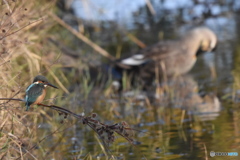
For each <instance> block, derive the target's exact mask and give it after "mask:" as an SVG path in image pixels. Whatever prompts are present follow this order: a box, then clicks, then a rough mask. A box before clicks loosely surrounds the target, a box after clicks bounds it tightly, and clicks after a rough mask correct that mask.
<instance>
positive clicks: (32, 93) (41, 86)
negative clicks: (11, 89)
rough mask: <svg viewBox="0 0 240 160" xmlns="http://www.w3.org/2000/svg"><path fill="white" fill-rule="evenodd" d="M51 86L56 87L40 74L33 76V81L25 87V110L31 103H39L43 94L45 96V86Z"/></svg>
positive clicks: (42, 98)
mask: <svg viewBox="0 0 240 160" xmlns="http://www.w3.org/2000/svg"><path fill="white" fill-rule="evenodd" d="M47 86H51V87H53V88H57V87H56V86H54V85H52V84H51V83H49V82H48V80H47V79H46V78H45V77H44V76H41V75H38V76H36V77H35V78H34V80H33V83H32V84H31V85H29V86H28V88H27V89H26V96H25V102H26V103H25V106H26V111H27V110H28V109H29V107H30V106H31V105H34V104H40V103H41V102H42V101H43V100H44V98H45V96H46V87H47Z"/></svg>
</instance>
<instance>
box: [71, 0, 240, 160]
mask: <svg viewBox="0 0 240 160" xmlns="http://www.w3.org/2000/svg"><path fill="white" fill-rule="evenodd" d="M155 3H157V2H156V1H154V3H153V4H155ZM155 7H159V5H158V6H155ZM180 11H183V8H182V10H179V12H180ZM207 11H209V12H207ZM168 12H171V10H162V11H161V12H160V11H159V12H158V13H157V15H159V17H160V18H158V19H157V20H156V19H153V16H152V15H151V13H150V12H149V11H148V8H147V7H146V6H145V7H142V8H139V12H137V13H138V16H136V17H135V20H136V21H135V22H136V23H135V25H134V29H132V28H131V31H133V32H135V33H136V37H139V39H141V40H142V41H145V42H146V43H149V44H152V43H155V42H156V41H158V40H159V39H172V38H174V37H176V33H180V32H181V31H182V30H186V28H189V26H190V25H192V24H190V25H189V23H187V22H186V19H189V17H188V18H186V17H185V19H184V18H183V19H177V18H179V17H174V16H173V15H172V14H170V15H171V16H172V17H170V15H169V16H167V17H165V16H160V15H161V14H162V13H164V14H166V13H168ZM141 13H142V15H144V16H146V20H147V21H148V22H146V24H145V25H144V24H143V23H137V22H141V21H140V20H139V15H141ZM174 13H175V12H174ZM181 13H182V12H181ZM183 13H184V14H185V15H186V13H185V12H183ZM183 13H182V14H183ZM207 13H208V14H207ZM203 14H204V15H205V16H206V17H205V19H204V18H203V19H201V22H200V23H199V22H197V23H198V24H201V25H207V26H208V27H210V28H212V29H213V30H214V32H215V33H216V34H217V35H218V38H219V42H218V47H217V50H216V51H215V52H214V53H206V54H205V55H202V56H200V57H199V58H198V61H197V63H196V64H195V66H194V68H193V69H192V70H191V72H190V73H189V74H187V75H184V76H181V77H177V78H175V79H172V80H169V81H168V82H166V83H162V84H161V85H159V86H157V85H156V86H153V87H152V88H151V90H147V91H143V90H141V89H139V88H141V87H139V88H130V87H127V86H128V82H127V81H126V82H125V83H126V84H125V86H126V87H125V89H123V91H122V92H117V91H115V90H114V89H112V86H111V81H108V80H107V79H105V80H103V82H105V84H107V85H102V86H101V85H100V86H99V85H98V86H95V85H93V83H92V79H91V78H90V77H91V76H92V75H88V76H83V78H82V79H81V80H79V82H77V83H76V84H74V85H73V86H72V87H71V90H72V93H73V95H72V97H70V99H71V103H73V104H74V105H76V106H78V105H80V106H81V107H79V108H74V105H70V106H73V107H72V110H73V111H74V110H75V111H76V112H77V113H80V112H82V111H84V112H86V113H90V112H96V113H97V114H98V115H99V117H101V119H102V120H103V121H104V120H106V119H108V120H112V121H114V122H117V121H122V120H124V121H126V122H128V123H129V124H131V126H132V127H133V128H134V129H136V130H137V131H136V132H135V139H136V140H137V141H136V145H135V146H133V145H130V144H129V143H128V142H126V141H124V139H122V138H118V139H116V142H115V143H114V144H113V145H112V146H110V147H111V148H110V149H111V151H112V153H113V154H114V155H115V156H116V157H118V158H119V159H136V160H138V159H144V158H146V159H179V160H180V159H185V160H187V159H189V160H193V159H207V157H209V152H210V151H215V152H239V151H240V148H239V138H240V136H239V125H238V124H239V123H240V120H239V114H240V112H239V106H238V103H239V88H240V87H239V73H238V71H239V69H238V68H239V58H238V57H239V42H238V39H239V37H238V36H239V35H240V34H239V30H238V28H239V27H240V26H239V20H238V19H237V18H235V17H234V15H231V16H229V17H225V16H221V15H212V14H211V12H210V8H209V7H208V10H206V11H205V12H203ZM238 14H239V13H238ZM174 18H176V19H174ZM190 19H191V20H195V17H191V16H190ZM189 21H190V20H189ZM144 22H145V21H144ZM183 22H184V23H183ZM102 24H104V22H103V23H102ZM103 26H104V25H103ZM103 28H104V27H103ZM106 28H107V27H106ZM106 28H105V29H103V34H104V33H106V32H109V29H106ZM126 30H127V29H125V31H124V32H126ZM115 32H117V31H115ZM98 34H99V33H97V34H95V35H94V34H92V35H91V36H92V37H98V36H99V35H98ZM121 34H123V33H119V34H116V35H117V36H115V37H117V38H115V40H112V39H113V38H110V37H111V35H112V34H111V33H109V35H105V37H101V38H105V39H106V42H109V43H108V44H104V45H105V47H106V48H108V49H109V50H110V51H113V52H115V51H116V50H117V49H116V48H118V47H119V43H120V44H121V46H120V47H119V48H121V47H122V48H121V49H120V51H121V52H133V51H136V50H137V49H138V47H137V46H136V45H133V44H132V43H129V42H126V41H124V40H123V39H121ZM123 35H124V34H123ZM235 35H237V37H235ZM108 36H109V37H108ZM118 36H119V37H120V38H119V37H118ZM118 42H119V43H118ZM119 48H118V49H119ZM126 48H127V49H126ZM125 50H126V51H125ZM116 52H117V51H116ZM116 55H118V53H116ZM104 61H106V60H104ZM98 69H99V68H98ZM98 73H99V71H98V70H96V71H95V72H93V75H94V76H95V82H96V81H97V80H98V78H99V77H98ZM232 73H233V74H232ZM98 82H99V81H98ZM101 84H102V82H101ZM86 106H87V107H86ZM67 137H68V138H69V139H71V140H72V143H71V144H68V146H71V147H73V148H75V149H73V150H72V152H73V155H71V156H74V155H75V154H77V153H78V152H80V151H81V152H83V157H84V156H86V155H87V154H88V153H89V152H92V153H95V155H93V156H95V157H101V156H102V154H101V153H98V152H96V151H97V150H98V149H99V148H98V147H96V144H97V143H98V142H97V140H96V139H94V138H93V137H94V134H93V133H89V131H88V130H87V129H86V130H83V129H82V128H81V127H79V126H75V128H74V129H73V130H72V131H71V133H69V134H68V135H67ZM83 146H84V147H83ZM75 152H76V153H75ZM239 154H240V152H239Z"/></svg>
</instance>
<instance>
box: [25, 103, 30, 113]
mask: <svg viewBox="0 0 240 160" xmlns="http://www.w3.org/2000/svg"><path fill="white" fill-rule="evenodd" d="M25 106H26V111H28V109H29V108H30V105H29V104H28V103H26V104H25Z"/></svg>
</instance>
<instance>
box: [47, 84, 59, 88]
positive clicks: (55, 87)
mask: <svg viewBox="0 0 240 160" xmlns="http://www.w3.org/2000/svg"><path fill="white" fill-rule="evenodd" d="M46 85H48V86H50V87H53V88H56V89H58V87H56V86H54V85H52V84H51V83H46Z"/></svg>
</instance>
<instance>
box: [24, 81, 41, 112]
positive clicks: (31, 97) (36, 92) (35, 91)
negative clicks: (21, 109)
mask: <svg viewBox="0 0 240 160" xmlns="http://www.w3.org/2000/svg"><path fill="white" fill-rule="evenodd" d="M44 88H45V87H44V84H42V83H39V84H35V83H33V84H31V85H30V86H28V88H27V89H26V97H25V101H26V103H25V106H26V111H27V110H28V109H29V107H30V105H32V104H33V103H34V102H35V101H36V100H37V98H38V97H39V96H41V95H42V94H43V90H44Z"/></svg>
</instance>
